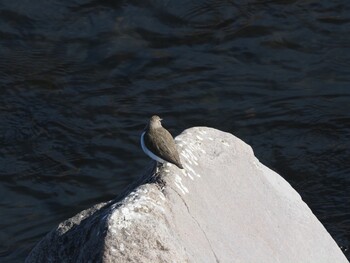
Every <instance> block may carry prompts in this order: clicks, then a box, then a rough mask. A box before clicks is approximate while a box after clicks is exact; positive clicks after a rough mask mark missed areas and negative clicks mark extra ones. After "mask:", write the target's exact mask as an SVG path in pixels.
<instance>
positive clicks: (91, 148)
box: [0, 0, 350, 262]
mask: <svg viewBox="0 0 350 263" xmlns="http://www.w3.org/2000/svg"><path fill="white" fill-rule="evenodd" d="M349 32H350V2H349V1H348V0H339V1H331V0H328V1H322V0H321V1H320V0H317V1H316V0H309V1H293V0H289V1H288V0H282V1H261V0H260V1H258V0H255V1H217V0H215V1H214V0H205V1H183V0H178V1H168V0H163V1H157V0H154V1H147V0H146V1H145V0H142V1H141V0H140V1H125V2H124V1H115V0H100V1H99V0H95V1H91V0H74V1H72V0H69V1H68V0H66V1H62V0H60V1H59V0H36V1H16V0H15V1H14V0H1V2H0V85H1V96H0V123H1V126H0V144H1V147H0V162H1V164H0V195H1V198H0V214H1V221H0V228H1V231H0V261H1V262H20V261H23V259H24V258H25V257H26V255H27V254H28V252H29V251H30V249H31V248H32V247H33V245H34V244H35V243H36V242H38V241H39V240H40V239H41V238H42V237H43V236H44V235H45V234H46V233H47V232H48V231H49V230H51V229H52V228H53V227H55V226H56V225H57V224H58V223H59V222H60V221H62V220H63V219H66V218H68V217H70V216H73V215H74V214H75V213H77V212H78V211H80V210H82V209H85V208H88V207H90V206H91V205H93V204H95V203H97V202H101V201H104V200H108V199H111V198H112V197H114V196H115V195H117V194H118V193H119V192H120V191H121V190H122V189H123V188H124V187H125V186H126V185H127V184H128V183H129V182H130V181H132V180H133V179H135V178H136V177H137V176H138V175H139V174H141V173H142V171H143V169H144V168H145V167H146V166H147V165H149V162H150V160H149V159H148V157H147V156H145V155H144V154H143V152H142V150H141V148H140V147H139V135H140V133H141V131H142V129H143V128H144V125H145V123H146V121H147V119H148V118H149V117H150V115H152V114H153V113H158V114H159V115H161V116H162V117H163V118H164V125H165V126H166V127H167V128H169V130H170V131H171V132H172V133H173V134H174V135H176V134H178V133H180V132H181V131H183V130H184V129H186V128H189V127H192V126H198V125H204V126H211V127H215V128H218V129H221V130H224V131H228V132H231V133H233V134H235V135H237V136H239V137H240V138H242V139H243V140H245V141H246V142H247V143H249V144H251V145H252V146H253V148H254V150H255V153H256V155H257V157H258V158H259V159H260V160H261V161H262V162H263V163H264V164H266V165H267V166H269V167H271V168H272V169H274V170H276V171H277V172H279V173H280V174H281V175H283V176H284V177H285V178H286V179H287V180H288V181H289V182H290V183H291V184H292V186H293V187H294V188H296V189H297V191H298V192H299V193H300V194H301V196H302V198H303V199H304V200H305V201H306V202H307V203H308V205H309V206H310V207H311V209H312V211H313V212H314V213H315V214H316V215H317V217H318V218H319V219H320V220H321V222H322V223H323V224H324V225H325V227H326V228H327V229H328V231H329V232H330V233H331V234H332V236H333V237H334V239H335V240H336V241H337V243H338V244H339V246H340V247H341V248H342V249H343V251H345V252H344V253H345V254H346V255H347V257H348V258H350V254H349V246H350V209H349V207H350V191H349V187H350V176H349V174H350V161H349V156H350V91H349V84H350V62H349V61H350V34H349ZM315 247H317V244H315Z"/></svg>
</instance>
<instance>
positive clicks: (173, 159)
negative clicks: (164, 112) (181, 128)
mask: <svg viewBox="0 0 350 263" xmlns="http://www.w3.org/2000/svg"><path fill="white" fill-rule="evenodd" d="M161 121H162V119H161V118H160V117H159V116H157V115H153V116H152V117H151V119H150V120H149V123H148V124H147V126H146V128H145V130H144V131H143V132H142V134H141V147H142V150H143V151H144V152H145V154H147V155H148V156H149V157H151V158H152V159H153V160H155V161H156V162H157V163H165V162H169V163H172V164H175V165H176V166H177V167H178V168H180V169H183V165H182V163H181V160H180V156H179V153H178V151H177V149H176V145H175V141H174V138H173V136H172V135H171V134H170V132H169V131H167V130H166V129H165V128H164V127H163V126H162V123H161Z"/></svg>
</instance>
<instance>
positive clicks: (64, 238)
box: [26, 127, 348, 263]
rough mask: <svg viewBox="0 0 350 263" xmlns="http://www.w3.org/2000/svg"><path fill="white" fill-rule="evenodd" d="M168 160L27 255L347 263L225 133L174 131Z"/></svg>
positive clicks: (292, 196) (293, 196)
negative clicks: (174, 147) (177, 159)
mask: <svg viewBox="0 0 350 263" xmlns="http://www.w3.org/2000/svg"><path fill="white" fill-rule="evenodd" d="M176 142H177V144H178V147H179V150H180V152H181V154H180V155H181V158H182V163H183V164H184V167H185V169H184V170H180V169H178V168H177V167H176V166H174V165H170V164H167V165H165V166H163V167H162V168H161V169H160V170H159V174H157V175H152V173H151V171H148V172H146V175H145V176H143V177H142V178H140V180H139V181H138V182H135V183H134V184H133V185H132V186H131V187H130V188H129V189H128V190H127V191H126V192H125V193H124V194H123V195H121V196H119V197H118V198H116V199H115V200H113V201H110V202H108V203H104V204H99V205H96V206H94V207H93V208H90V209H88V210H85V211H83V212H81V213H79V214H78V215H76V216H74V217H73V218H71V219H68V220H66V221H64V222H63V223H61V224H60V225H59V226H58V227H57V228H56V229H54V230H52V231H51V232H50V233H49V234H48V235H47V236H46V237H45V238H44V239H43V240H41V242H40V243H38V244H37V246H36V247H35V248H34V249H33V250H32V252H31V253H30V255H29V256H28V258H27V260H26V262H27V263H30V262H45V263H47V262H60V263H61V262H74V263H76V262H205V263H207V262H268V263H272V262H291V263H295V262H318V263H322V262H327V263H328V262H338V263H341V262H348V261H347V260H346V258H345V256H344V255H343V253H342V252H341V250H340V249H339V247H338V246H337V244H336V243H335V241H334V240H333V239H332V237H331V236H330V235H329V233H328V232H327V231H326V229H325V228H324V227H323V225H322V224H321V223H320V222H319V221H318V220H317V218H316V217H315V216H314V215H313V213H312V211H311V210H310V209H309V207H308V206H307V205H306V204H305V203H304V202H303V201H302V199H301V198H300V196H299V194H298V193H297V192H296V191H295V190H294V189H293V188H292V187H291V186H290V185H289V184H288V183H287V182H286V181H285V180H284V179H283V178H282V177H281V176H279V175H278V174H277V173H275V172H274V171H272V170H270V169H269V168H267V167H266V166H264V165H262V164H261V163H260V162H259V161H258V159H256V157H255V156H254V154H253V151H252V149H251V147H250V146H249V145H247V144H246V143H244V142H243V141H241V140H239V139H238V138H236V137H234V136H233V135H231V134H229V133H224V132H221V131H218V130H215V129H211V128H204V127H198V128H192V129H188V130H186V131H185V132H183V133H182V134H181V135H180V136H178V137H177V138H176Z"/></svg>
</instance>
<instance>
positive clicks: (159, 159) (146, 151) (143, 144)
mask: <svg viewBox="0 0 350 263" xmlns="http://www.w3.org/2000/svg"><path fill="white" fill-rule="evenodd" d="M144 136H145V132H143V133H142V134H141V147H142V150H143V151H144V152H145V154H147V155H148V156H149V157H151V158H152V159H153V160H155V161H157V162H160V163H164V162H165V161H164V160H163V159H162V158H159V157H158V156H157V155H155V154H154V153H152V152H151V151H150V150H148V149H147V147H146V145H145V142H144V138H143V137H144Z"/></svg>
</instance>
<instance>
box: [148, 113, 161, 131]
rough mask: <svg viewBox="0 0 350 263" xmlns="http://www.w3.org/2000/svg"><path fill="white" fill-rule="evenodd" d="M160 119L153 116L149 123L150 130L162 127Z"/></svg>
mask: <svg viewBox="0 0 350 263" xmlns="http://www.w3.org/2000/svg"><path fill="white" fill-rule="evenodd" d="M161 120H162V119H161V118H160V117H159V116H158V115H153V116H152V117H151V119H150V121H149V126H150V128H159V127H162V123H161Z"/></svg>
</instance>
